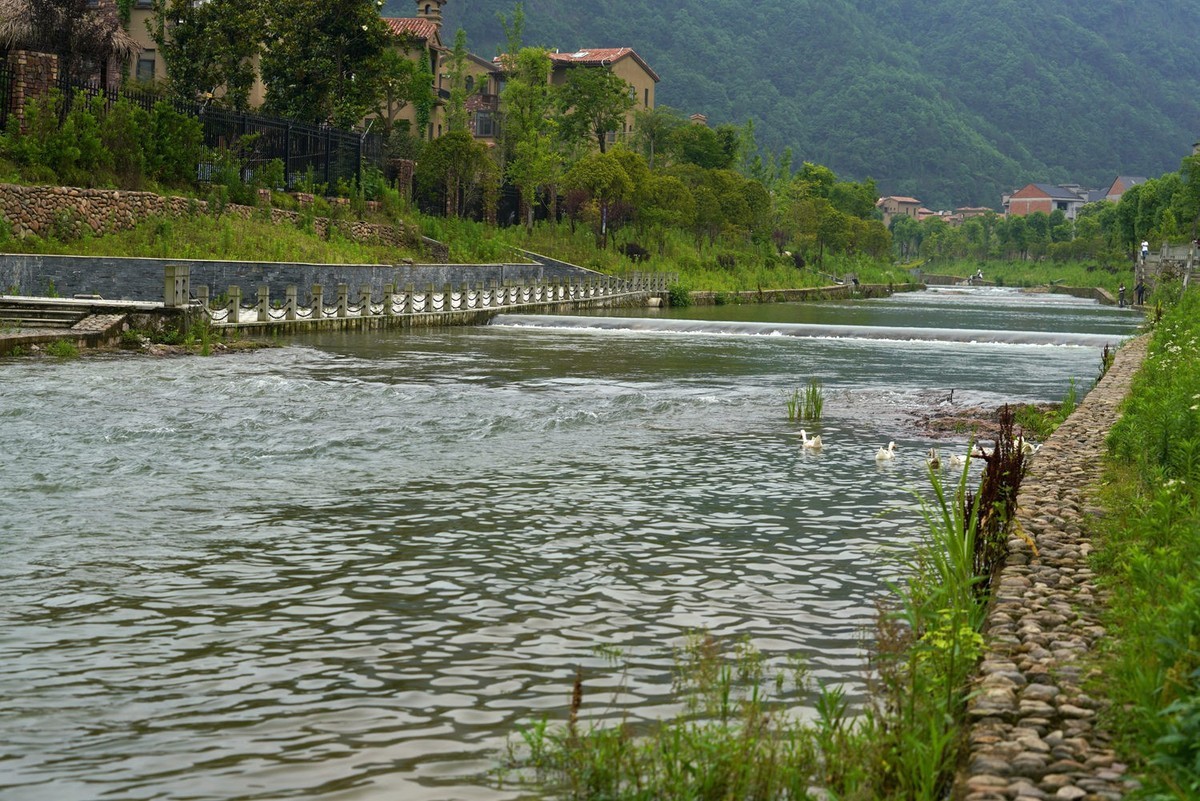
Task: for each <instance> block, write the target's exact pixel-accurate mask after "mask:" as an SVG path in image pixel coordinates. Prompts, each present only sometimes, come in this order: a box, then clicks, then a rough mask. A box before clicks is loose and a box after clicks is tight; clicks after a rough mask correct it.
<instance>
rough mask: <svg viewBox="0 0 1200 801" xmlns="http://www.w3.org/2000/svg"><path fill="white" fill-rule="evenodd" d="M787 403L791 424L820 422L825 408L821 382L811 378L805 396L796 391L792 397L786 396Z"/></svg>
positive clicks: (793, 391)
mask: <svg viewBox="0 0 1200 801" xmlns="http://www.w3.org/2000/svg"><path fill="white" fill-rule="evenodd" d="M785 402H786V404H787V413H788V421H789V422H797V421H800V420H807V421H810V422H816V421H818V420H820V419H821V413H822V411H823V410H824V408H825V394H824V391H823V390H822V389H821V382H820V381H818V380H817V379H815V378H810V379H809V381H808V386H807V387H805V388H804V393H803V395H801V393H800V390H799V389H794V390H792V394H791V395H786V396H785Z"/></svg>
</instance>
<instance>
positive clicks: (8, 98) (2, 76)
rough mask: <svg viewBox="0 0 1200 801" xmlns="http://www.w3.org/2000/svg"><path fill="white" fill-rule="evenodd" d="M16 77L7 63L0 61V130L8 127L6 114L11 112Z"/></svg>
mask: <svg viewBox="0 0 1200 801" xmlns="http://www.w3.org/2000/svg"><path fill="white" fill-rule="evenodd" d="M15 80H16V75H15V74H14V73H13V71H12V69H11V68H10V67H9V66H8V63H7V62H4V61H0V130H3V129H4V128H5V127H6V126H7V125H8V114H9V112H10V111H11V110H12V109H11V106H12V96H13V81H15Z"/></svg>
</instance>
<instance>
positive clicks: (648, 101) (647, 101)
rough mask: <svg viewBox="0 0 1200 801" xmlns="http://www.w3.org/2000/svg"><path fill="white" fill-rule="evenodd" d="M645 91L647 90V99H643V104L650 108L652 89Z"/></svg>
mask: <svg viewBox="0 0 1200 801" xmlns="http://www.w3.org/2000/svg"><path fill="white" fill-rule="evenodd" d="M644 91H645V92H646V99H645V100H644V101H642V105H643V106H645V107H646V108H650V90H649V89H646V90H644Z"/></svg>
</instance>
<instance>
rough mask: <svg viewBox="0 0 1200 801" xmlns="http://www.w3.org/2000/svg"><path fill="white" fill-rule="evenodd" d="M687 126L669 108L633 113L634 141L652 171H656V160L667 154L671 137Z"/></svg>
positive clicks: (659, 107)
mask: <svg viewBox="0 0 1200 801" xmlns="http://www.w3.org/2000/svg"><path fill="white" fill-rule="evenodd" d="M686 124H687V123H686V122H685V121H684V119H683V118H682V117H680V116H679V114H677V113H676V112H675V110H674V109H672V108H670V107H669V106H655V107H654V108H653V109H649V110H647V111H635V112H634V113H633V141H634V144H635V146H636V147H637V148H639V149H640V150H641V152H642V155H644V156H645V157H646V161H647V162H649V164H650V169H654V161H655V158H656V157H657V156H658V155H659V154H660V153H666V152H667V148H668V146H669V143H670V141H671V135H672V134H673V133H674V132H675V131H676V130H678V129H679V128H681V127H683V126H684V125H686Z"/></svg>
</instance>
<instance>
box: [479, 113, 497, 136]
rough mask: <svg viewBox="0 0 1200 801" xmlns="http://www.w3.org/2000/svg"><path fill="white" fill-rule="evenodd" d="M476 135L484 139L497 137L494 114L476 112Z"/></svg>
mask: <svg viewBox="0 0 1200 801" xmlns="http://www.w3.org/2000/svg"><path fill="white" fill-rule="evenodd" d="M475 135H476V136H484V137H492V136H495V135H496V118H495V117H493V116H492V112H490V111H476V112H475Z"/></svg>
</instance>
